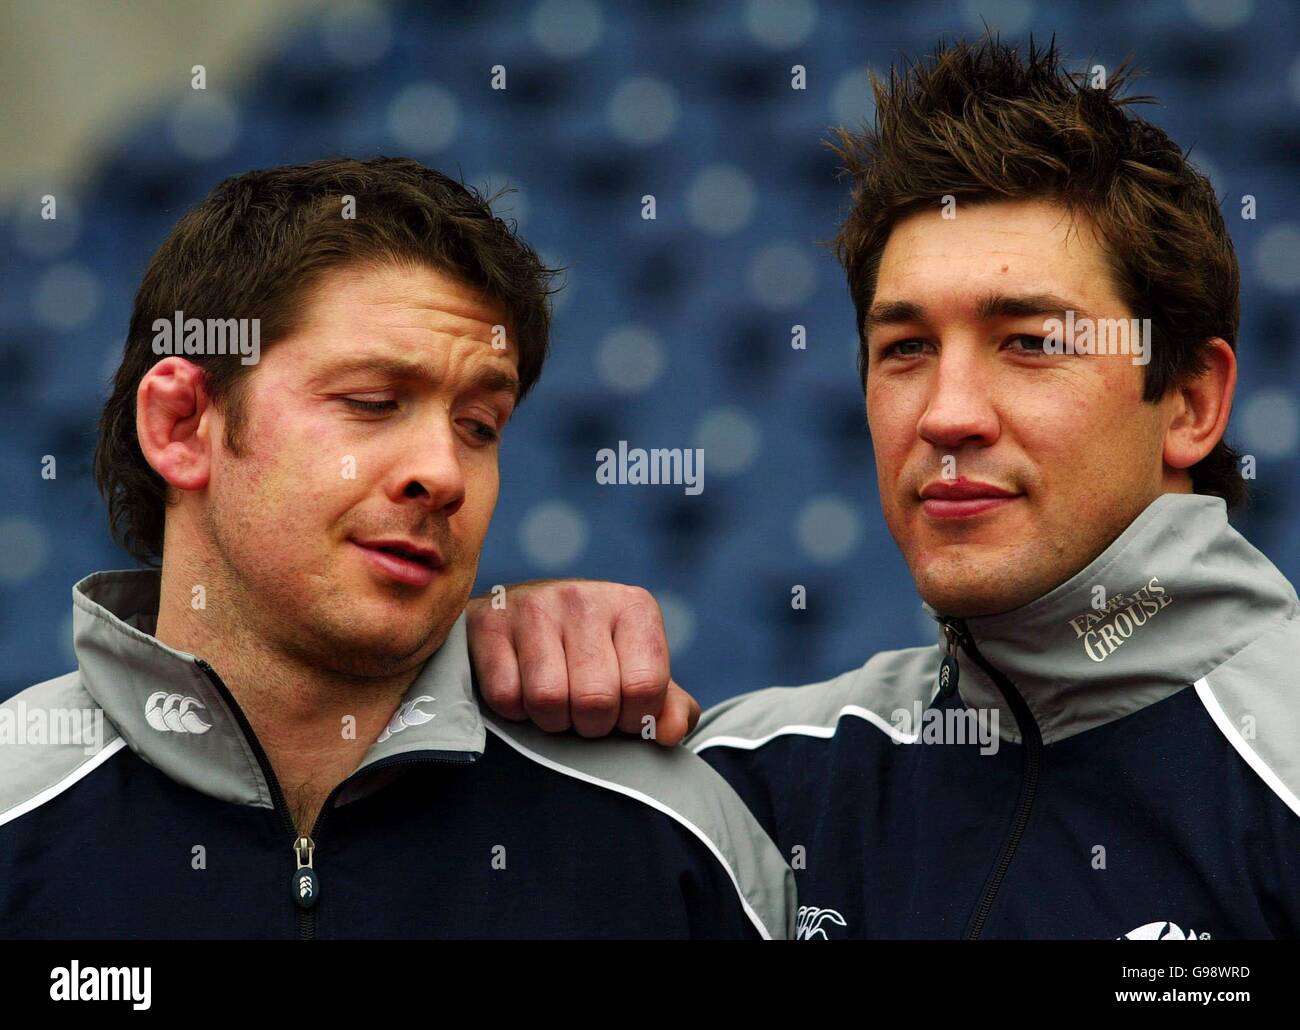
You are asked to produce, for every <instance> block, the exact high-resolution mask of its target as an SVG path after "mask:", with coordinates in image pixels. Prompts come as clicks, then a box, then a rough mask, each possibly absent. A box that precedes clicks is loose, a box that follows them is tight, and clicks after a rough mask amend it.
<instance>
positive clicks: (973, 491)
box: [921, 476, 1021, 520]
mask: <svg viewBox="0 0 1300 1030" xmlns="http://www.w3.org/2000/svg"><path fill="white" fill-rule="evenodd" d="M1020 496H1021V495H1020V494H1018V493H1014V492H1013V491H1011V490H1007V489H1006V488H1004V487H1000V486H995V485H993V484H991V483H981V482H978V481H973V480H969V479H967V478H966V477H965V476H962V477H961V478H960V479H957V480H956V481H954V482H947V481H939V482H934V483H930V484H929V485H927V486H926V487H925V488H924V489H923V490H921V506H922V507H923V508H924V509H925V513H926V514H927V515H929V516H930V518H932V519H944V520H946V519H966V518H971V517H972V516H975V515H981V514H983V513H984V512H986V511H994V510H996V509H997V508H1004V507H1006V506H1007V505H1008V504H1010V503H1011V502H1013V501H1014V500H1015V499H1016V498H1017V497H1020Z"/></svg>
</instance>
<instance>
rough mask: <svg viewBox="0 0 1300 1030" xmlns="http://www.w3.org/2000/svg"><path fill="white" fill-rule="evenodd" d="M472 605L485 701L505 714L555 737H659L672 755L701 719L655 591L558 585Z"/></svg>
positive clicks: (586, 583)
mask: <svg viewBox="0 0 1300 1030" xmlns="http://www.w3.org/2000/svg"><path fill="white" fill-rule="evenodd" d="M504 602H505V603H504V605H502V604H501V599H500V595H499V592H498V597H497V600H496V606H494V604H493V597H492V596H491V595H487V596H483V597H475V598H472V599H471V600H470V602H469V606H468V609H467V613H468V614H467V622H468V629H469V650H470V657H471V658H472V660H473V662H474V671H475V673H476V674H477V676H478V682H479V689H480V690H481V691H482V694H483V699H484V700H485V701H486V702H487V704H488V705H489V707H491V708H492V710H493V711H495V712H496V713H497V714H498V715H500V716H502V717H503V718H506V719H513V720H515V721H516V722H520V721H524V720H531V721H533V722H535V723H536V724H537V725H538V726H540V727H541V728H542V729H544V730H546V731H547V732H550V733H558V732H560V731H561V730H567V729H569V728H570V727H571V726H572V727H573V728H574V729H576V730H577V731H578V733H580V734H582V736H584V737H603V736H605V735H606V734H608V733H609V732H610V731H612V730H613V729H614V727H615V726H617V727H618V728H619V729H620V730H622V731H623V732H624V733H636V734H640V735H643V736H646V735H651V736H653V738H654V739H655V740H656V741H658V742H659V743H660V744H662V745H664V746H666V747H671V746H673V745H675V744H678V743H680V742H681V740H682V738H683V737H685V736H686V734H688V733H689V732H690V731H691V730H692V729H693V728H694V726H695V724H696V722H697V721H698V720H699V718H700V706H699V704H698V703H697V702H696V701H695V699H694V698H693V697H691V695H690V694H688V693H686V691H684V690H682V688H681V687H679V686H678V685H677V684H676V683H674V682H673V681H672V678H671V674H670V671H669V660H668V658H669V656H668V639H667V637H666V636H665V635H664V622H663V615H662V614H661V613H660V611H659V604H658V602H656V601H655V599H654V597H653V596H652V595H651V594H650V592H649V591H647V590H643V589H642V588H641V587H633V586H624V585H623V584H621V583H603V582H597V581H594V580H582V579H557V580H542V581H539V582H532V583H522V584H519V585H517V586H510V587H507V588H506V590H505V597H504Z"/></svg>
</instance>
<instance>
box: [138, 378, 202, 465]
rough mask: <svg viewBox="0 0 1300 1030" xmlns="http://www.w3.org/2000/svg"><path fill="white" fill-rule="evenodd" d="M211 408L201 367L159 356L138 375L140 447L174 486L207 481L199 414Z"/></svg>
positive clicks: (150, 462)
mask: <svg viewBox="0 0 1300 1030" xmlns="http://www.w3.org/2000/svg"><path fill="white" fill-rule="evenodd" d="M211 410H212V402H211V399H210V398H209V397H208V392H207V388H206V382H205V376H204V372H203V369H201V368H199V366H198V365H196V364H194V363H193V362H191V361H186V360H185V359H184V358H177V357H169V358H163V360H162V361H160V362H158V364H156V365H154V366H153V368H151V369H149V371H148V372H146V373H145V375H144V378H143V379H141V380H140V386H139V388H138V389H137V390H136V394H135V432H136V436H137V437H138V438H139V440H140V450H141V451H142V452H143V454H144V458H145V461H147V462H148V463H149V464H150V465H151V466H152V467H153V470H154V471H155V472H157V473H158V475H160V476H162V478H163V479H164V480H165V481H166V482H167V484H168V485H169V486H174V487H175V488H176V489H177V490H202V489H203V488H204V487H205V486H207V485H208V474H209V472H210V471H211V462H212V452H211V441H210V432H209V428H210V427H209V425H208V423H207V421H206V420H205V419H204V417H203V416H204V415H205V414H206V413H208V412H210V411H211Z"/></svg>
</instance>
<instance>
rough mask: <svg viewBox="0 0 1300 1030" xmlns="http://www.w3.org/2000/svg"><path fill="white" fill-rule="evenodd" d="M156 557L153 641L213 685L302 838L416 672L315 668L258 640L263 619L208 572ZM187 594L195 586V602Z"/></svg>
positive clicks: (191, 559) (192, 554)
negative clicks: (245, 732) (209, 671)
mask: <svg viewBox="0 0 1300 1030" xmlns="http://www.w3.org/2000/svg"><path fill="white" fill-rule="evenodd" d="M179 554H181V555H183V556H184V557H183V558H177V559H174V560H169V557H168V556H165V557H164V560H163V568H162V587H161V596H160V600H159V606H158V623H157V628H156V630H155V632H154V635H155V636H156V637H157V639H158V640H160V641H162V642H163V643H164V644H167V645H168V646H169V647H173V648H175V649H176V650H178V651H184V652H188V653H189V654H192V655H195V656H196V657H199V658H202V659H204V660H205V661H206V662H207V663H208V664H209V665H211V666H212V667H213V668H214V669H215V670H216V671H217V673H218V674H219V675H220V676H221V679H222V681H223V682H224V683H225V685H226V687H227V689H229V691H230V693H231V695H232V696H233V697H234V698H235V701H236V702H237V703H238V704H239V707H240V709H241V710H242V711H243V713H244V716H245V718H247V719H248V722H249V725H250V726H251V727H252V729H253V732H254V734H256V736H257V739H258V742H259V743H260V744H261V745H262V749H263V750H264V751H265V752H266V757H267V759H268V761H269V762H270V764H271V767H272V769H273V771H274V772H275V776H276V779H277V780H278V781H279V782H280V785H281V788H282V789H283V791H284V794H285V798H286V800H287V801H288V802H289V805H290V809H291V812H292V814H293V818H294V822H295V824H296V826H297V828H298V830H299V832H300V833H302V834H304V835H307V834H309V832H310V828H311V826H312V825H313V824H314V823H315V820H316V816H317V815H318V813H319V812H320V808H321V806H322V805H323V804H324V801H325V799H326V798H327V797H328V795H329V793H330V792H331V791H332V790H333V789H334V788H335V787H336V786H338V784H339V783H341V782H342V781H343V780H345V779H346V778H347V777H348V776H349V775H350V774H351V773H352V772H353V770H355V769H356V767H357V766H358V765H359V764H360V762H361V760H362V757H363V756H364V755H365V753H366V751H367V750H368V749H369V747H370V745H371V744H372V743H373V742H374V741H375V738H376V737H377V736H379V734H380V732H381V731H382V730H383V728H384V726H385V725H386V724H387V722H388V720H389V719H390V718H391V717H392V715H393V713H394V712H395V711H396V709H397V706H398V704H399V703H400V702H401V699H402V696H403V695H404V694H405V692H406V690H407V688H408V687H409V686H410V684H411V682H412V681H413V680H414V679H415V677H416V675H417V674H418V672H419V669H413V670H410V671H407V672H403V673H400V674H397V675H394V676H385V677H373V678H369V677H359V676H355V675H350V674H347V673H342V672H339V671H338V670H334V669H330V668H327V667H325V666H323V665H320V664H316V663H313V662H312V660H311V656H310V655H309V654H304V653H303V652H302V651H300V650H296V649H294V648H293V647H291V646H284V645H283V644H280V643H278V642H277V641H276V640H275V639H274V638H273V637H271V636H269V635H268V634H267V633H266V632H265V628H266V627H267V626H269V625H270V624H271V621H272V620H271V619H270V618H263V617H258V616H256V615H254V614H251V613H256V612H257V611H258V606H257V605H256V604H255V603H252V599H250V598H247V597H244V596H242V594H243V592H242V591H240V590H239V588H238V586H237V585H236V584H234V583H233V582H232V577H230V576H229V575H228V574H227V573H226V571H225V570H224V569H223V568H221V567H220V566H218V565H217V563H214V562H207V561H203V560H201V559H199V558H198V557H196V555H197V551H194V550H189V551H187V550H184V549H181V550H180V551H179ZM195 584H203V585H204V586H203V590H202V592H201V593H199V592H198V591H197V588H196V587H195Z"/></svg>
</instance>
